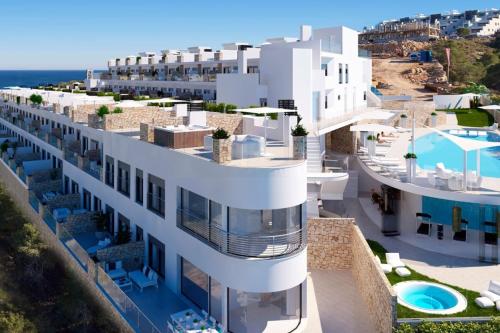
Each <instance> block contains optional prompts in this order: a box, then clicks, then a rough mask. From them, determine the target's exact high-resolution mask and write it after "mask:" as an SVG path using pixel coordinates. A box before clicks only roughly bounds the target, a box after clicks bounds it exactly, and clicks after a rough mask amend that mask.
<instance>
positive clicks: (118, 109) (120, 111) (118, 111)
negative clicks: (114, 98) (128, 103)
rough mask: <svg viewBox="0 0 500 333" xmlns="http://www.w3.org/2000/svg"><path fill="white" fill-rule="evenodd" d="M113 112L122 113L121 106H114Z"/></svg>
mask: <svg viewBox="0 0 500 333" xmlns="http://www.w3.org/2000/svg"><path fill="white" fill-rule="evenodd" d="M113 113H123V109H122V108H119V107H118V108H114V110H113Z"/></svg>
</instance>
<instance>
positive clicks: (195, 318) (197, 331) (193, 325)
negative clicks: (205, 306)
mask: <svg viewBox="0 0 500 333" xmlns="http://www.w3.org/2000/svg"><path fill="white" fill-rule="evenodd" d="M201 313H202V316H200V315H199V314H197V313H196V312H195V311H194V310H192V309H187V310H183V311H180V312H177V313H174V314H172V315H170V319H171V321H172V322H167V326H168V329H169V332H171V333H181V332H182V333H224V332H225V329H224V326H222V325H221V324H220V323H217V320H215V318H214V317H212V316H209V315H208V313H207V312H206V311H204V310H203V311H201Z"/></svg>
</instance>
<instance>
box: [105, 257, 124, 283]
mask: <svg viewBox="0 0 500 333" xmlns="http://www.w3.org/2000/svg"><path fill="white" fill-rule="evenodd" d="M105 268H106V272H107V273H108V275H109V277H110V278H111V280H116V279H119V278H122V277H125V276H127V271H126V270H124V269H123V267H122V261H121V260H118V261H116V262H109V263H106V266H105Z"/></svg>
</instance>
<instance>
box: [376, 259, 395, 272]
mask: <svg viewBox="0 0 500 333" xmlns="http://www.w3.org/2000/svg"><path fill="white" fill-rule="evenodd" d="M375 261H377V263H378V264H379V265H380V267H381V268H382V271H383V272H384V273H385V274H388V273H390V272H392V266H391V265H389V264H383V263H382V261H381V260H380V258H379V257H378V256H375Z"/></svg>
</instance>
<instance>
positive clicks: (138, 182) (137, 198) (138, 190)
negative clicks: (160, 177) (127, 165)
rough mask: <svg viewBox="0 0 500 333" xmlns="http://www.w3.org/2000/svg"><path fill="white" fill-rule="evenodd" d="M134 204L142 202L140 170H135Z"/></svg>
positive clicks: (142, 183)
mask: <svg viewBox="0 0 500 333" xmlns="http://www.w3.org/2000/svg"><path fill="white" fill-rule="evenodd" d="M135 202H137V203H138V204H141V205H142V203H143V202H144V178H143V175H142V170H141V169H135Z"/></svg>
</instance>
